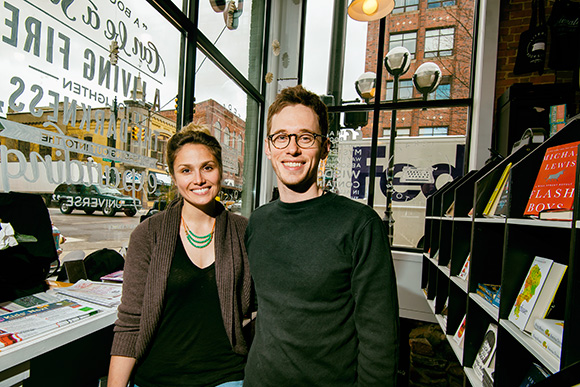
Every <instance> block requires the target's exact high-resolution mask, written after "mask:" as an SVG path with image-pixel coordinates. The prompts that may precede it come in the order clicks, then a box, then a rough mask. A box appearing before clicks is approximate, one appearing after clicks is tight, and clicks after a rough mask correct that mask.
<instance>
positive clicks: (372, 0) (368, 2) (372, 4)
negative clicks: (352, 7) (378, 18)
mask: <svg viewBox="0 0 580 387" xmlns="http://www.w3.org/2000/svg"><path fill="white" fill-rule="evenodd" d="M377 8H379V3H378V2H377V0H365V1H364V2H363V5H362V10H363V12H364V13H365V14H367V15H369V16H370V15H372V14H373V13H375V12H377Z"/></svg>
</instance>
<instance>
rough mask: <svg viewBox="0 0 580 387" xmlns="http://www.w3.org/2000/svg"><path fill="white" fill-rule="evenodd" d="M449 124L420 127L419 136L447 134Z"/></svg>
mask: <svg viewBox="0 0 580 387" xmlns="http://www.w3.org/2000/svg"><path fill="white" fill-rule="evenodd" d="M448 131H449V127H448V126H431V127H423V128H419V136H447V132H448Z"/></svg>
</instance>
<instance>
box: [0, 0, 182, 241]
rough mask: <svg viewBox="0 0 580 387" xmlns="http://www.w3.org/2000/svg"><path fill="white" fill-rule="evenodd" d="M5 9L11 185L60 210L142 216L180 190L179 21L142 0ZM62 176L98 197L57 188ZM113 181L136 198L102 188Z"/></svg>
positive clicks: (4, 162)
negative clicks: (174, 183)
mask: <svg viewBox="0 0 580 387" xmlns="http://www.w3.org/2000/svg"><path fill="white" fill-rule="evenodd" d="M2 7H3V10H4V11H3V13H2V15H3V16H2V18H3V19H4V21H3V22H2V23H0V35H1V36H2V39H1V41H0V46H1V47H2V56H0V68H2V71H1V72H0V165H1V168H0V184H1V185H0V190H1V191H3V192H9V191H17V192H26V193H35V194H39V195H42V197H43V198H44V199H45V202H46V204H47V205H48V206H50V207H51V208H50V213H51V214H53V215H56V214H59V212H62V213H64V214H68V213H70V212H71V211H72V212H73V214H74V213H77V214H80V213H83V212H85V213H86V214H93V216H104V215H109V216H112V215H116V216H119V217H123V216H124V215H128V216H130V217H133V216H135V215H136V214H137V213H138V212H139V210H141V209H148V208H150V207H152V206H153V205H154V203H155V201H159V200H167V199H169V197H167V192H168V191H167V189H166V188H165V187H166V186H167V182H168V181H169V176H168V175H167V170H166V167H167V165H166V158H165V156H166V155H165V150H164V146H165V144H166V142H167V139H168V138H169V137H170V136H171V135H172V134H173V133H175V130H176V125H175V121H176V112H175V108H174V104H175V102H174V100H175V97H176V95H177V89H178V88H177V85H178V70H179V69H178V66H179V57H180V41H181V35H180V33H179V32H178V31H177V29H175V28H174V27H173V26H172V25H171V24H170V23H169V22H168V21H167V20H165V19H164V18H163V17H162V16H161V14H159V13H158V12H157V11H156V10H155V9H154V8H152V7H151V6H149V5H148V3H146V2H143V1H140V0H124V1H123V2H117V1H111V2H109V1H107V2H98V5H97V4H95V3H93V2H82V3H81V2H76V1H75V2H45V3H43V5H42V7H41V6H39V5H36V4H35V2H30V1H24V0H10V1H6V2H4V3H3V5H2ZM62 184H65V185H71V186H72V185H80V186H82V187H90V189H85V190H84V191H80V190H79V191H78V192H85V193H90V195H88V194H87V195H85V196H78V197H76V196H64V195H59V194H58V192H57V193H56V194H55V190H56V189H57V187H59V186H60V185H62ZM110 190H115V191H114V192H117V191H118V192H119V193H120V194H124V195H126V197H127V198H125V199H123V201H120V200H113V199H111V198H110V197H108V196H107V197H105V196H102V197H96V196H94V195H93V194H94V193H95V192H99V193H106V192H112V191H110ZM109 199H110V200H109ZM59 209H60V211H59ZM59 215H60V214H59ZM65 219H67V220H70V221H72V220H71V219H72V218H70V215H68V218H65ZM136 220H137V219H136ZM60 221H63V220H62V219H61V220H60ZM65 221H66V220H65ZM110 237H111V235H108V234H107V233H105V234H102V235H101V236H100V238H102V239H103V240H107V239H108V238H110ZM72 239H74V238H72ZM97 239H98V238H97ZM96 242H100V241H96ZM118 243H120V244H121V243H126V240H125V241H123V242H122V241H118ZM72 244H73V243H72V242H71V243H69V245H68V248H74V246H72ZM110 247H120V246H113V245H110Z"/></svg>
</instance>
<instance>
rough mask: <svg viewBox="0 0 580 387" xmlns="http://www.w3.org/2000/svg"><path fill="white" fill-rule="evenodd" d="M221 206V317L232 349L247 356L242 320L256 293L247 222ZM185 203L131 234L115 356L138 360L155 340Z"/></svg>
mask: <svg viewBox="0 0 580 387" xmlns="http://www.w3.org/2000/svg"><path fill="white" fill-rule="evenodd" d="M217 205H218V212H219V214H218V216H217V217H216V225H215V234H214V238H215V240H214V248H215V265H216V281H217V286H218V295H219V299H220V304H221V310H222V317H223V320H224V326H225V329H226V333H227V335H228V337H229V339H230V343H231V345H232V349H233V350H234V352H236V353H238V354H241V355H246V354H247V353H248V344H247V341H248V340H249V338H247V337H244V334H243V332H242V320H243V318H244V316H247V315H249V314H250V313H251V312H252V310H251V302H252V297H253V296H252V283H251V277H250V270H249V267H248V259H247V255H246V248H245V246H244V233H245V230H246V225H247V223H248V222H247V219H246V218H244V217H242V216H239V215H235V214H232V213H230V212H228V211H226V210H225V209H224V208H223V206H222V205H221V204H219V203H217ZM182 206H183V200H180V199H178V200H175V201H173V202H172V203H171V204H169V206H168V207H167V208H166V209H165V210H164V211H162V212H160V213H158V214H156V215H154V216H152V217H150V218H148V219H146V220H145V221H143V222H142V223H141V224H139V225H138V226H137V228H135V230H134V231H133V233H132V234H131V239H130V241H129V248H128V250H127V256H126V259H125V268H124V275H123V296H122V300H121V305H119V309H118V319H117V321H116V323H115V328H114V331H115V335H114V339H113V347H112V350H111V355H118V356H127V357H133V358H136V359H139V358H140V357H141V356H143V353H144V352H145V350H146V349H147V347H148V345H149V344H150V341H151V338H152V337H153V334H154V333H155V329H156V327H157V325H158V323H159V320H160V316H161V312H162V310H163V299H164V294H165V288H166V285H167V278H168V276H169V270H170V267H171V261H172V259H173V256H174V254H175V248H176V244H177V238H178V237H179V223H180V220H181V208H182Z"/></svg>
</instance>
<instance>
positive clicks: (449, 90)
mask: <svg viewBox="0 0 580 387" xmlns="http://www.w3.org/2000/svg"><path fill="white" fill-rule="evenodd" d="M473 15H474V1H473V0H428V1H417V0H402V1H397V2H396V6H395V9H394V11H393V13H392V14H390V15H388V16H387V18H386V36H385V47H384V48H383V49H384V52H385V54H386V53H387V52H389V50H390V49H392V48H393V47H397V46H404V47H406V48H407V49H408V50H409V52H410V53H411V58H412V61H411V66H410V68H409V71H407V72H406V73H405V74H403V75H401V77H400V79H399V96H398V100H399V101H404V100H409V99H419V98H422V95H421V94H420V93H419V91H418V90H417V89H415V87H414V86H413V82H412V77H413V74H414V73H415V71H416V69H417V68H418V67H419V66H420V65H421V64H422V63H424V62H428V61H431V62H435V63H436V64H437V65H438V66H439V68H440V69H441V71H442V77H441V81H440V83H439V87H438V88H437V90H436V91H435V92H433V93H431V94H430V95H429V97H428V98H429V99H462V98H467V97H469V84H470V77H471V61H472V45H473V43H472V42H473ZM378 30H379V22H378V21H375V22H369V23H368V30H367V54H366V61H365V71H372V72H375V71H376V66H377V65H376V63H375V60H376V59H375V58H376V57H377V49H378V47H377V46H378ZM392 98H393V77H392V76H391V75H390V74H389V73H388V72H387V71H386V69H384V68H383V85H381V101H392ZM370 116H371V117H372V113H371V114H370ZM371 117H369V122H372V121H371V120H370V119H371ZM390 126H391V113H390V112H388V111H387V112H383V113H381V117H380V126H379V127H380V131H379V136H382V137H387V136H389V130H390ZM466 128H467V108H464V107H462V108H438V109H429V110H421V111H417V110H415V111H412V110H406V111H405V110H398V111H397V135H398V136H433V135H463V134H465V133H466ZM371 131H372V125H370V124H369V125H367V126H365V127H364V128H363V135H364V137H370V136H371Z"/></svg>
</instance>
